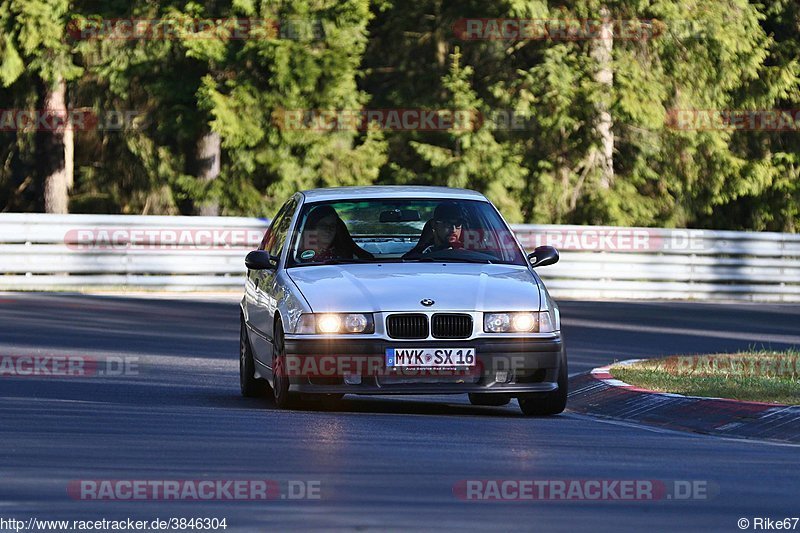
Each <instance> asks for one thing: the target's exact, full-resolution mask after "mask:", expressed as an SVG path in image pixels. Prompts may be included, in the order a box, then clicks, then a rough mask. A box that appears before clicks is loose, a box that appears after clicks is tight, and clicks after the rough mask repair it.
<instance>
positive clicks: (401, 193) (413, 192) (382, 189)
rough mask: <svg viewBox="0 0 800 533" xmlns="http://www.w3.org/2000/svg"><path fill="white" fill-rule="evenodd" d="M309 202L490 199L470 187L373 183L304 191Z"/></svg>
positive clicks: (485, 200)
mask: <svg viewBox="0 0 800 533" xmlns="http://www.w3.org/2000/svg"><path fill="white" fill-rule="evenodd" d="M302 194H303V196H304V197H305V199H306V201H307V202H310V203H313V202H326V201H332V200H360V199H366V198H378V199H383V198H425V199H427V198H431V199H453V200H482V201H484V202H487V201H488V200H487V199H486V197H485V196H484V195H482V194H481V193H479V192H477V191H471V190H469V189H456V188H451V187H425V186H421V185H413V186H406V185H372V186H368V187H330V188H326V189H311V190H308V191H302Z"/></svg>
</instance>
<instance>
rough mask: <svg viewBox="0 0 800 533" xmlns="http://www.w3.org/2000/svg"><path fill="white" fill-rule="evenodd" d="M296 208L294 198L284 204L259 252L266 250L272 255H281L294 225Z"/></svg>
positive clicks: (262, 241) (266, 234) (265, 236)
mask: <svg viewBox="0 0 800 533" xmlns="http://www.w3.org/2000/svg"><path fill="white" fill-rule="evenodd" d="M296 207H297V201H296V200H295V199H294V198H291V199H289V201H287V202H286V203H285V204H283V207H281V209H280V210H279V211H278V214H277V215H275V218H274V219H273V220H272V224H270V226H269V229H268V230H267V232H266V233H265V234H264V238H263V239H262V240H261V246H259V248H258V249H259V250H266V251H267V252H269V253H270V255H275V256H279V255H280V253H281V249H282V248H283V244H284V243H285V242H286V236H287V235H288V233H289V226H290V225H291V224H292V216H293V215H294V212H295V208H296Z"/></svg>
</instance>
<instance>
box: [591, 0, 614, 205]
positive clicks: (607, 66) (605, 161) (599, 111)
mask: <svg viewBox="0 0 800 533" xmlns="http://www.w3.org/2000/svg"><path fill="white" fill-rule="evenodd" d="M600 17H601V18H602V23H601V29H600V38H598V39H593V40H592V41H591V57H592V59H594V60H595V62H596V63H597V71H596V72H595V76H594V79H595V81H597V82H598V83H600V84H602V85H603V86H604V87H605V88H607V91H608V92H607V93H606V94H605V95H604V97H603V98H601V99H600V101H599V102H598V104H597V106H596V116H597V119H596V122H595V132H596V133H597V136H598V137H599V139H600V149H599V153H597V154H596V155H597V156H598V157H597V159H596V161H597V164H598V165H599V166H600V186H601V187H602V188H604V189H609V188H610V187H611V184H612V183H613V182H614V132H613V131H612V126H613V122H612V119H611V112H610V111H609V101H610V100H611V91H612V88H613V85H614V71H613V67H612V64H611V61H612V50H613V47H614V28H613V23H612V21H611V14H610V12H609V10H608V8H607V7H605V6H604V7H602V8H600Z"/></svg>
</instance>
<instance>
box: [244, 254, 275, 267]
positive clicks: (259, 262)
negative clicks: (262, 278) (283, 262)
mask: <svg viewBox="0 0 800 533" xmlns="http://www.w3.org/2000/svg"><path fill="white" fill-rule="evenodd" d="M244 264H245V265H247V268H248V269H250V270H275V269H276V268H278V258H277V257H275V256H274V255H269V253H268V252H265V251H264V250H253V251H252V252H250V253H249V254H247V257H245V259H244Z"/></svg>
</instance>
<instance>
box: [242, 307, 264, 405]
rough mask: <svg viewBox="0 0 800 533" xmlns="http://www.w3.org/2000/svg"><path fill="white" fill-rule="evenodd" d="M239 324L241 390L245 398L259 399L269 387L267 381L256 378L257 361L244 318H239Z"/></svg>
mask: <svg viewBox="0 0 800 533" xmlns="http://www.w3.org/2000/svg"><path fill="white" fill-rule="evenodd" d="M239 322H240V327H239V388H240V389H241V392H242V396H244V397H245V398H258V397H259V396H264V394H265V393H266V391H267V388H268V387H269V385H268V384H267V382H266V381H263V380H260V379H257V378H256V377H255V373H256V368H255V361H254V360H253V350H252V348H251V347H250V339H249V338H248V337H247V326H245V323H244V316H240V317H239Z"/></svg>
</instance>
